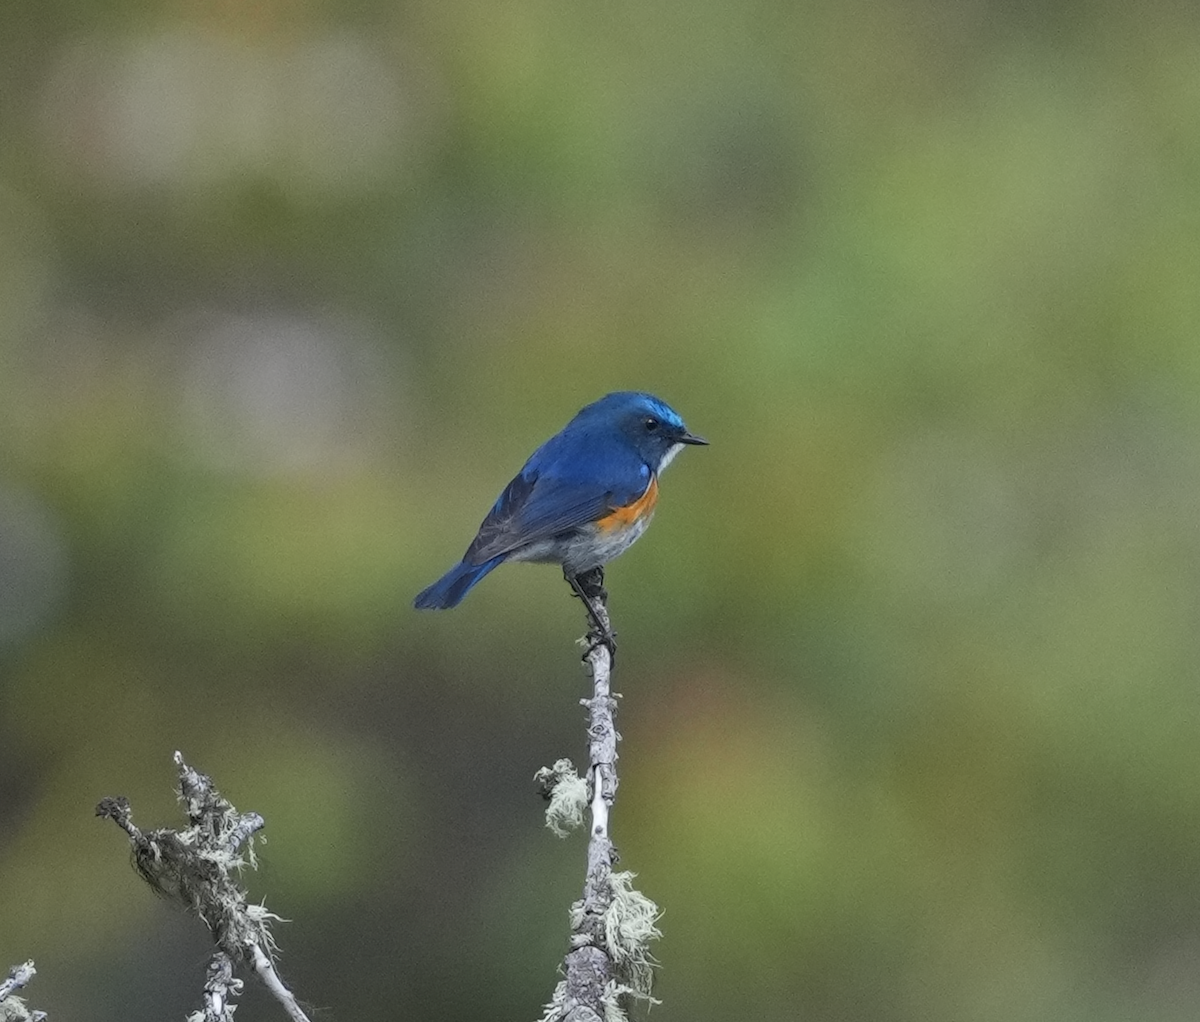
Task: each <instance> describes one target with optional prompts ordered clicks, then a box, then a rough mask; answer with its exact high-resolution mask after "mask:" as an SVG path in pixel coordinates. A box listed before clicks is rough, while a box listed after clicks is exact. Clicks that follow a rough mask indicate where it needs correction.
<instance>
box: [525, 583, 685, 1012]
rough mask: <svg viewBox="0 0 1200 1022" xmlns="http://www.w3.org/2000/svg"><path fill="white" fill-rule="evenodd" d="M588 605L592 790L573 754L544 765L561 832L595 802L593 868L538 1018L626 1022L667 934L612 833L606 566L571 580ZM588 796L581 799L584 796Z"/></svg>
mask: <svg viewBox="0 0 1200 1022" xmlns="http://www.w3.org/2000/svg"><path fill="white" fill-rule="evenodd" d="M572 588H574V589H575V591H576V593H577V594H578V595H579V597H580V598H581V599H582V600H583V601H584V603H585V606H586V608H587V612H588V619H589V622H590V626H591V627H590V628H589V631H588V635H587V637H586V638H585V639H584V644H585V645H586V646H587V653H586V654H585V656H584V661H585V662H586V663H587V664H588V666H589V668H590V670H591V675H592V697H591V698H590V699H583V700H581V703H582V705H583V706H585V707H586V708H587V735H588V762H589V766H588V771H587V783H586V790H585V791H584V792H581V791H580V785H581V779H580V778H579V777H578V776H576V773H575V770H574V768H573V767H571V764H570V762H569V761H567V760H559V761H558V762H557V763H555V764H554V766H553V767H551V768H543V769H542V770H540V771H538V776H537V779H538V781H539V782H540V783H541V785H542V787H543V790H544V793H545V794H546V797H547V798H549V800H550V806H549V807H548V808H547V810H546V823H547V826H549V827H550V829H551V830H552V831H554V833H556V834H558V835H559V836H562V834H563V832H564V830H565V829H566V828H567V827H571V826H577V825H578V822H577V821H578V819H579V818H581V816H582V807H581V805H580V802H581V801H583V800H586V801H587V802H589V803H590V806H591V827H590V829H589V833H588V852H587V875H586V877H585V879H584V885H583V897H582V898H581V899H580V900H579V901H577V902H575V904H574V905H572V906H571V950H570V951H568V952H567V955H566V957H565V959H564V960H563V972H564V976H565V978H564V979H563V980H562V982H560V983H559V984H558V986H557V987H556V988H555V991H554V996H553V998H552V999H551V1001H550V1003H549V1004H547V1005H546V1008H545V1011H544V1012H543V1014H542V1018H541V1020H540V1022H623V1020H624V1019H625V1018H626V1016H625V1012H624V1009H623V1007H622V1002H623V1001H624V1000H625V999H627V998H635V999H640V1000H645V1001H649V1002H653V1000H654V999H653V998H652V997H651V995H650V989H651V981H652V966H653V959H652V958H651V956H650V953H649V951H648V950H647V945H648V942H649V941H650V940H654V939H657V938H658V937H659V936H661V934H660V932H659V930H658V927H657V926H656V925H655V924H656V921H657V919H658V916H659V911H658V907H657V906H656V905H655V904H654V902H652V901H651V900H650V899H649V898H647V897H646V896H645V895H643V894H640V893H639V892H638V891H636V890H634V889H633V886H632V880H633V874H632V873H615V872H613V867H614V866H615V865H616V863H617V861H618V858H619V856H618V855H617V851H616V848H615V847H614V846H613V843H612V839H611V838H610V836H609V815H610V810H611V809H612V806H613V803H614V802H615V800H616V797H617V787H618V784H619V780H618V777H617V742H618V741H619V740H620V737H621V736H620V735H619V734H618V733H617V729H616V720H615V716H616V709H617V700H616V697H615V696H614V694H613V693H612V688H611V679H612V666H613V651H614V648H615V642H614V641H613V631H612V625H611V622H610V620H609V617H608V608H607V605H606V600H607V595H608V594H607V593H606V592H605V590H604V572H603V569H600V568H597V569H595V570H594V571H592V572H588V573H586V574H585V575H580V576H579V577H578V578H577V579H575V580H574V581H573V583H572ZM581 795H582V798H581Z"/></svg>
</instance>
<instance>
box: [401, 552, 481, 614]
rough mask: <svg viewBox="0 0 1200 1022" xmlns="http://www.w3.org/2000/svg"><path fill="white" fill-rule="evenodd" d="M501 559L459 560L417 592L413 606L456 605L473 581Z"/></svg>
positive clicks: (440, 606) (468, 590)
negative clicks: (469, 562)
mask: <svg viewBox="0 0 1200 1022" xmlns="http://www.w3.org/2000/svg"><path fill="white" fill-rule="evenodd" d="M503 560H504V558H503V557H493V558H492V559H491V560H490V561H484V562H483V563H482V564H468V563H467V562H466V561H459V562H458V564H456V565H455V566H454V567H453V568H451V569H450V570H449V571H448V572H446V574H445V575H443V576H442V577H441V578H439V579H438V580H437V581H436V582H434V583H433V585H431V586H429V588H427V589H422V590H421V591H420V592H419V593H417V598H416V599H415V600H413V606H414V607H416V608H417V609H418V610H448V609H449V608H451V607H457V606H458V605H459V604H460V603H461V602H462V598H463V597H464V596H466V595H467V593H469V592H470V591H471V589H472V588H473V587H474V585H475V583H476V582H478V581H479V580H480V579H481V578H483V576H484V575H486V574H487V573H488V572H489V571H491V570H492V569H493V568H494V567H496V565H497V564H499V563H500V562H501V561H503Z"/></svg>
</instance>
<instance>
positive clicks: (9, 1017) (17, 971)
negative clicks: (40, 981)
mask: <svg viewBox="0 0 1200 1022" xmlns="http://www.w3.org/2000/svg"><path fill="white" fill-rule="evenodd" d="M36 975H37V969H35V968H34V967H33V959H30V960H29V961H28V962H24V963H23V964H21V965H14V966H13V967H12V968H11V969H9V970H8V979H6V980H3V981H0V1019H3V1020H4V1022H42V1020H43V1019H44V1018H45V1017H46V1013H45V1012H44V1011H30V1010H29V1009H28V1008H27V1007H26V1006H25V1002H24V1000H22V999H21V998H20V997H18V996H17V991H18V990H21V989H23V988H24V987H25V986H26V985H27V984H28V983H29V981H30V980H31V979H33V977H34V976H36Z"/></svg>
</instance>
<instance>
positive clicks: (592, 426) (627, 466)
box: [414, 391, 708, 639]
mask: <svg viewBox="0 0 1200 1022" xmlns="http://www.w3.org/2000/svg"><path fill="white" fill-rule="evenodd" d="M707 443H708V441H707V440H705V439H704V438H703V437H698V436H693V435H692V434H691V433H689V432H688V430H687V427H686V426H685V425H684V424H683V419H681V418H680V417H679V413H678V412H676V411H675V410H674V409H673V408H671V406H670V405H668V404H667V403H666V402H665V401H662V400H661V399H660V398H657V397H655V396H654V395H653V394H644V393H641V392H638V391H618V392H617V393H614V394H608V395H606V396H605V397H602V398H600V400H599V401H594V402H593V403H592V404H590V405H587V406H586V407H584V408H582V409H580V411H579V412H578V414H576V416H575V418H573V419H572V420H571V421H570V422H568V423H567V424H566V426H565V427H563V429H562V431H561V432H559V433H556V434H555V435H554V436H552V437H551V438H550V439H549V440H547V441H546V442H545V443H544V444H542V446H541V447H539V448H538V449H537V450H536V451H534V452H533V454H532V455H531V456H530V458H529V460H528V461H527V462H525V467H524V468H522V469H521V471H520V472H519V473H518V474H517V476H516V478H515V479H513V481H512V482H511V483H509V484H508V486H506V487H505V488H504V492H503V493H501V494H500V496H499V498H498V499H497V500H496V503H495V504H493V505H492V509H491V511H489V512H488V515H487V517H486V518H485V519H484V520H483V524H482V525H480V526H479V532H478V534H477V535H476V536H475V539H474V540H473V541H472V543H471V545H470V546H469V547H468V548H467V552H466V553H465V554H464V555H463V559H462V561H460V562H459V563H458V564H456V565H455V566H454V567H453V568H451V569H450V570H449V571H448V572H447V573H446V574H445V575H444V576H442V578H440V579H438V581H436V582H434V583H433V585H431V586H429V588H428V589H423V590H422V591H421V592H420V593H419V594H418V595H417V598H416V600H415V601H414V605H415V606H416V607H418V608H420V609H422V610H429V609H445V608H448V607H456V606H458V604H459V603H460V602H461V601H462V598H463V597H464V596H466V595H467V593H468V592H470V591H471V589H472V588H473V587H474V586H475V585H476V583H478V582H479V580H480V579H482V578H483V576H484V575H486V574H487V573H488V572H489V571H491V570H492V569H493V568H495V567H497V566H498V565H500V564H503V563H504V562H505V561H542V562H549V563H553V564H561V565H562V569H563V575H564V576H566V579H567V581H568V582H569V583H570V584H571V588H572V589H574V590H575V592H576V593H577V594H578V595H580V596H581V597H583V596H585V593H584V591H583V589H582V588H581V586H580V583H579V581H578V578H579V576H580V575H584V574H586V573H588V572H591V571H594V570H595V569H602V568H603V566H604V565H605V564H607V563H608V562H609V561H611V560H612V559H613V558H614V557H616V556H617V555H619V554H621V553H624V552H625V551H626V550H627V549H629V547H630V545H631V544H632V543H633V542H634V541H635V540H636V539H637V538H638V537H639V536H641V534H642V533H643V532H645V531H646V526H648V525H649V524H650V518H651V517H652V516H653V514H654V505H655V504H656V503H657V501H658V477H659V475H660V474H661V473H662V471H663V469H665V468H666V467H667V466H668V465H669V464H670V463H671V460H672V459H673V458H674V457H675V455H676V454H678V453H679V452H680V451H681V450H683V448H684V446H685V445H687V444H707ZM600 581H601V583H602V581H603V576H602V575H601V576H600ZM585 602H586V600H585ZM589 613H590V609H589ZM609 638H610V639H611V636H609Z"/></svg>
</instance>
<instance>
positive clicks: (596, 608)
mask: <svg viewBox="0 0 1200 1022" xmlns="http://www.w3.org/2000/svg"><path fill="white" fill-rule="evenodd" d="M563 576H564V577H565V578H566V580H567V582H568V583H569V584H570V586H571V589H572V590H573V591H574V593H575V595H576V596H578V597H579V598H580V599H581V600H582V601H583V606H584V609H585V610H586V611H587V615H588V620H589V621H590V622H591V628H589V629H588V634H587V652H586V653H584V654H583V659H584V660H587V658H588V657H590V656H591V655H592V653H593V652H594V651H595V650H596V649H598V648H599V647H600V646H606V647H607V648H608V653H609V656H610V657H612V658H614V659H615V658H616V655H617V633H616V632H614V631H613V630H612V625H611V624H609V620H608V609H607V606H606V604H607V602H608V590H607V589H605V588H604V568H603V567H596V568H591V569H590V570H588V571H581V572H580V573H579V574H578V575H571V574H569V573H568V572H567V571H566V570H564V571H563Z"/></svg>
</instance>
